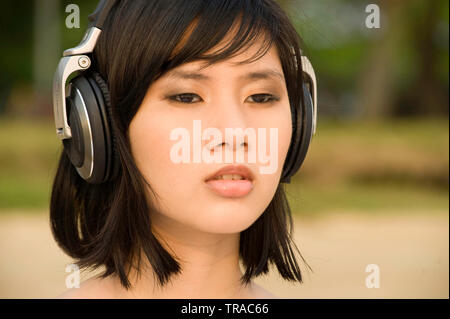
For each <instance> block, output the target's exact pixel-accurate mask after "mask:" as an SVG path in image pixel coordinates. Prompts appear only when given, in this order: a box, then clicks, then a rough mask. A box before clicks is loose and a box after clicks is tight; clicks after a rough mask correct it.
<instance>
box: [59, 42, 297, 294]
mask: <svg viewBox="0 0 450 319" xmlns="http://www.w3.org/2000/svg"><path fill="white" fill-rule="evenodd" d="M228 40H229V38H225V39H224V40H223V41H225V43H226V42H227V41H228ZM259 47H260V43H255V45H253V46H252V47H250V48H248V49H247V50H245V51H243V52H241V53H240V54H239V55H237V56H235V57H232V58H231V59H228V60H224V61H220V62H218V63H216V64H214V65H212V66H210V67H208V68H206V69H204V70H202V71H199V72H197V73H201V74H203V75H207V76H209V77H210V80H206V81H203V80H192V79H191V80H181V79H172V78H171V77H170V76H169V74H165V75H164V76H163V77H161V78H159V79H158V80H157V81H156V82H154V83H152V85H151V86H150V87H149V89H148V91H147V94H146V96H145V98H144V100H143V102H142V105H141V107H140V109H139V111H138V112H137V114H136V116H135V117H134V118H133V120H132V122H131V124H130V127H129V138H130V142H131V148H132V153H133V156H134V158H135V160H136V163H137V166H138V168H139V169H140V170H141V171H142V172H143V175H144V176H145V178H146V179H147V180H148V181H149V183H150V185H151V187H152V189H153V191H154V192H155V193H156V194H157V197H154V196H153V195H152V192H150V191H149V192H148V193H149V200H150V201H151V202H152V203H153V204H154V205H156V207H157V211H152V212H150V214H151V220H152V231H153V232H154V234H155V235H156V237H158V238H159V239H160V241H161V243H162V244H163V246H165V248H166V249H167V250H168V251H169V252H171V253H172V254H173V256H175V257H176V258H177V259H178V260H179V262H180V265H181V269H182V273H181V274H180V275H176V276H173V277H172V278H171V282H170V283H169V284H168V285H167V286H165V287H164V288H163V289H160V288H158V287H157V285H156V284H155V282H156V281H155V278H154V277H153V275H152V271H151V268H150V266H149V265H148V264H144V265H145V267H144V268H143V270H142V275H141V277H140V278H139V279H138V278H137V277H136V276H135V272H134V271H132V274H131V276H130V280H131V282H132V285H133V288H132V289H131V290H129V291H126V290H125V289H123V288H122V287H121V286H120V283H119V280H118V278H117V277H114V276H110V277H108V278H106V279H100V278H97V277H93V278H91V279H89V280H87V281H85V282H83V283H82V284H81V287H80V288H78V289H72V290H69V291H67V292H66V293H64V294H63V295H60V296H58V297H60V298H80V297H81V298H90V297H93V298H103V297H104V298H276V296H274V295H273V294H271V293H270V292H268V291H266V290H265V289H263V288H262V287H260V286H258V285H256V284H254V283H253V282H252V283H251V284H250V285H248V286H241V285H240V283H239V279H240V277H241V276H242V271H241V269H240V267H239V238H240V232H242V231H243V230H245V229H247V228H248V227H250V226H251V225H252V224H253V223H254V222H255V221H256V220H257V219H258V218H259V217H260V216H261V214H262V213H263V212H264V210H265V209H266V207H267V206H268V205H269V203H270V201H271V200H272V198H273V196H274V194H275V191H276V189H277V186H278V183H279V179H280V175H281V171H282V166H283V165H282V164H283V163H284V160H285V158H286V154H287V151H288V148H289V143H290V137H291V133H292V131H291V114H290V107H289V99H288V94H287V88H286V83H285V80H284V78H275V77H274V78H271V79H264V80H257V81H255V80H240V79H238V78H239V77H240V76H241V75H244V74H247V73H249V72H254V71H259V70H262V69H273V70H276V71H278V72H279V73H281V75H283V71H282V66H281V61H280V59H279V55H278V52H277V49H276V47H272V48H271V49H270V50H269V51H268V52H267V54H266V55H264V56H263V57H262V58H260V59H259V60H257V61H254V62H252V63H250V64H242V65H237V64H235V63H236V62H239V61H242V60H244V59H247V58H249V57H251V56H253V54H255V52H256V51H257V50H258V49H259ZM202 65H203V64H202V62H201V61H195V62H192V63H188V64H184V65H181V66H179V67H178V68H177V69H175V70H178V71H192V72H194V71H196V69H197V68H199V67H200V66H202ZM172 71H174V70H171V71H170V72H172ZM170 72H169V73H170ZM183 93H195V94H196V95H194V96H191V97H189V98H184V101H185V102H186V101H188V102H189V103H181V102H175V101H171V100H170V99H169V98H168V96H174V95H177V94H183ZM255 94H271V95H274V96H277V97H279V101H275V102H272V103H271V102H269V103H265V104H264V103H259V104H258V103H256V102H255V101H258V99H257V98H256V97H253V98H252V96H253V95H255ZM178 99H180V97H178ZM261 100H262V101H264V98H260V101H261ZM192 102H194V103H192ZM195 119H197V120H198V119H200V120H201V121H202V130H204V129H205V128H207V127H215V128H218V129H219V130H220V131H221V132H222V134H223V138H225V128H236V127H241V128H243V129H245V128H247V127H252V128H255V129H257V128H266V130H267V135H266V137H267V145H266V149H269V148H268V147H269V139H268V134H269V133H268V132H269V128H274V127H275V128H278V168H277V170H276V172H275V173H274V174H261V173H260V171H259V167H260V166H261V165H262V166H265V165H266V164H263V163H259V162H257V163H244V164H243V165H246V166H247V167H248V168H249V169H250V170H251V171H252V173H253V174H254V180H253V185H254V186H253V189H252V191H251V192H250V193H249V194H247V195H246V196H244V197H241V198H225V197H222V196H219V195H217V194H215V193H214V192H212V191H211V190H210V189H209V188H208V187H207V185H206V183H205V182H204V180H205V178H206V177H208V176H210V175H211V174H213V173H214V172H216V171H217V170H218V169H220V168H222V167H224V166H226V165H228V163H220V164H217V163H203V162H202V163H192V160H191V163H185V164H176V163H173V162H172V161H171V159H170V149H171V147H172V146H173V145H174V143H175V141H171V140H170V139H169V137H170V132H171V131H172V130H173V129H174V128H177V127H183V128H186V129H187V130H189V132H190V136H191V138H192V134H193V133H192V130H193V120H195ZM247 142H248V141H247ZM207 143H208V141H202V146H204V145H206V144H207ZM224 147H225V146H224ZM249 147H254V145H249V144H246V145H245V152H246V153H247V151H248V148H249ZM191 149H192V140H191ZM214 151H215V150H212V152H214ZM233 151H236V148H234V149H233ZM191 152H192V150H191ZM192 158H193V157H192V154H191V159H192ZM143 256H144V258H143V259H142V260H143V261H144V262H148V261H147V260H146V258H145V255H143Z"/></svg>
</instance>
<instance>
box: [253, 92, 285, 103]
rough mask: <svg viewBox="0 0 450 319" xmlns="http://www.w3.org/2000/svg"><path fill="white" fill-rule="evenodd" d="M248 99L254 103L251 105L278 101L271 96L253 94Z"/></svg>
mask: <svg viewBox="0 0 450 319" xmlns="http://www.w3.org/2000/svg"><path fill="white" fill-rule="evenodd" d="M250 98H252V99H253V101H254V102H252V103H259V104H264V103H270V102H274V101H279V100H280V99H279V98H278V97H276V96H274V95H271V94H254V95H252V96H250Z"/></svg>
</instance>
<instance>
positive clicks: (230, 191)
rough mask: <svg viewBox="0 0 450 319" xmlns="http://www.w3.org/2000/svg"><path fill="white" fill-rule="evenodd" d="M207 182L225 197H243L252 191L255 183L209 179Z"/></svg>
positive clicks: (243, 180) (244, 180) (242, 180)
mask: <svg viewBox="0 0 450 319" xmlns="http://www.w3.org/2000/svg"><path fill="white" fill-rule="evenodd" d="M206 184H207V185H208V186H209V187H210V188H211V189H212V190H213V191H214V192H215V193H217V194H218V195H220V196H223V197H242V196H245V195H247V194H248V193H250V191H251V190H252V189H253V183H252V182H251V181H249V180H246V179H241V180H222V179H221V180H209V181H207V182H206Z"/></svg>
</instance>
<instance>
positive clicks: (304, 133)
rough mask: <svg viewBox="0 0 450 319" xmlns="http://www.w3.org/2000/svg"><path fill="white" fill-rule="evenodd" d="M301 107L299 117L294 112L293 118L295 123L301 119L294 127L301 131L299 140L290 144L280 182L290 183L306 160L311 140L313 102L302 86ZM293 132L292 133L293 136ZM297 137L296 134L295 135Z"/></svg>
mask: <svg viewBox="0 0 450 319" xmlns="http://www.w3.org/2000/svg"><path fill="white" fill-rule="evenodd" d="M303 105H304V107H303V108H302V109H301V110H300V116H298V117H297V111H296V110H294V111H293V113H295V114H293V117H294V119H295V120H296V121H297V119H299V118H300V119H301V124H300V125H299V124H297V123H298V122H297V123H296V124H297V125H294V127H295V129H296V130H298V129H300V130H301V135H300V137H299V139H296V140H294V141H293V143H292V144H291V147H292V149H290V150H289V152H288V155H287V159H286V163H285V166H284V167H283V176H282V178H281V182H284V183H290V179H291V177H292V176H294V174H295V173H296V172H297V171H298V170H299V168H300V166H301V165H302V163H303V161H304V160H305V158H306V154H307V152H308V148H309V144H310V142H311V138H312V125H313V102H312V96H311V94H310V92H309V90H308V88H307V87H306V85H305V84H303ZM294 134H295V132H293V136H294ZM295 136H297V134H295Z"/></svg>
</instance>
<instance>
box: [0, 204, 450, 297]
mask: <svg viewBox="0 0 450 319" xmlns="http://www.w3.org/2000/svg"><path fill="white" fill-rule="evenodd" d="M294 238H295V241H296V243H297V246H298V247H299V249H300V251H301V253H302V255H303V256H304V257H305V259H306V261H307V262H308V264H309V265H310V266H311V267H312V269H313V271H314V272H313V273H311V272H309V271H306V270H305V267H303V270H304V271H303V274H304V283H303V284H298V283H297V284H293V283H290V282H287V281H284V280H282V278H281V277H280V276H279V275H278V274H277V273H275V272H274V271H273V270H272V272H271V273H270V275H268V276H266V277H262V278H258V279H257V280H256V282H257V283H258V284H260V285H262V286H263V287H265V288H266V289H267V290H269V291H271V292H273V293H274V294H276V295H278V296H279V297H281V298H449V218H448V212H432V213H424V214H399V213H398V212H396V213H395V214H394V213H392V214H389V213H387V212H384V213H383V214H373V215H368V214H367V213H365V214H348V213H346V214H342V213H338V212H336V213H334V214H326V215H324V216H323V217H320V218H316V219H302V218H296V219H295V231H294ZM0 252H1V254H0V298H53V297H54V296H56V295H58V294H60V293H61V292H62V291H65V290H66V287H65V281H66V277H67V276H68V273H66V272H65V270H66V266H67V265H68V264H70V263H71V262H72V260H71V259H70V258H69V257H67V256H66V255H64V254H63V253H62V251H61V250H60V249H59V248H58V247H57V245H56V243H55V242H54V241H53V238H52V236H51V233H50V229H49V227H48V217H47V215H46V214H43V213H29V212H24V213H20V212H15V213H14V214H12V213H9V214H8V213H6V212H0ZM369 264H376V265H377V266H378V269H379V288H367V287H366V277H367V276H369V275H370V274H369V273H368V272H366V266H367V265H369ZM87 276H88V275H86V274H85V275H83V276H82V278H87ZM372 276H373V275H372Z"/></svg>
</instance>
